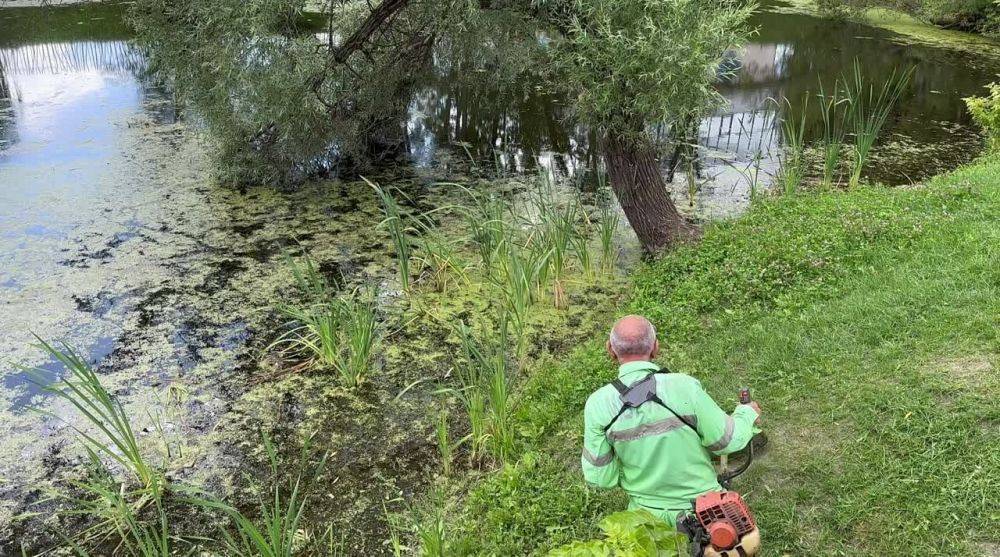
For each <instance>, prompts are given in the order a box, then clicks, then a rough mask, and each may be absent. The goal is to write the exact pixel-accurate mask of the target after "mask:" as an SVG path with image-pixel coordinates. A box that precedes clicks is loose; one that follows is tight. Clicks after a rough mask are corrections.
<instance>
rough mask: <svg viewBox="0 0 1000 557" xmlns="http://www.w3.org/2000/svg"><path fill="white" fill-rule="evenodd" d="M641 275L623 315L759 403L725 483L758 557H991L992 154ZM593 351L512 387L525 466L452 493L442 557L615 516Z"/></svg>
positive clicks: (759, 229)
mask: <svg viewBox="0 0 1000 557" xmlns="http://www.w3.org/2000/svg"><path fill="white" fill-rule="evenodd" d="M632 282H633V286H632V289H633V291H632V295H631V300H630V301H629V302H628V303H627V304H626V306H625V307H622V308H621V312H622V313H625V312H628V311H635V312H641V313H644V314H646V315H648V316H649V317H650V318H652V319H653V320H654V322H655V323H656V325H657V326H658V330H659V332H660V336H661V342H663V343H664V346H665V350H664V353H663V354H662V363H664V364H667V365H668V366H669V367H670V368H671V369H673V370H675V371H682V372H685V373H689V374H692V375H695V376H697V377H698V378H699V379H700V380H701V381H702V382H703V383H704V384H705V385H706V387H707V388H708V389H709V392H710V393H712V394H713V396H715V397H716V399H717V400H719V401H720V403H722V404H723V406H724V407H731V406H732V405H734V404H735V402H736V392H737V388H738V386H739V385H742V384H748V385H751V386H752V387H753V389H754V393H755V398H757V399H758V400H759V401H760V403H761V405H762V406H763V408H764V419H765V425H764V428H765V430H766V431H767V432H768V434H769V438H770V443H769V446H768V448H767V451H766V453H765V454H764V455H763V456H760V457H759V459H758V460H757V462H756V464H755V466H754V467H753V468H752V469H751V471H750V472H749V473H748V474H747V475H745V476H744V477H742V478H741V479H740V480H738V481H737V484H736V486H735V487H736V489H738V490H739V491H741V492H742V493H744V494H745V495H746V496H747V498H748V500H749V502H750V504H751V505H752V507H753V510H754V511H755V513H756V515H757V519H758V522H759V525H760V526H761V528H762V531H763V535H764V539H765V544H766V551H765V554H766V555H804V554H809V555H959V554H987V555H990V554H995V552H997V551H998V550H1000V545H998V543H997V542H998V540H997V539H996V532H997V531H998V529H1000V510H998V509H997V507H996V499H995V483H996V479H997V478H998V477H1000V453H998V452H997V451H996V450H995V449H996V447H997V446H1000V407H998V405H997V404H996V400H997V398H998V396H1000V372H998V369H1000V367H998V366H1000V157H998V156H993V157H988V158H984V159H982V160H980V161H979V162H977V163H975V164H972V165H970V166H968V167H965V168H961V169H958V170H956V171H954V172H952V173H950V174H947V175H944V176H940V177H937V178H935V179H932V180H930V181H929V182H928V183H927V184H925V185H922V186H920V187H914V188H905V189H904V188H896V189H888V188H881V187H862V188H859V189H857V190H854V191H847V192H844V191H833V192H809V193H802V194H798V195H790V196H785V197H780V198H776V199H768V200H762V201H760V202H759V203H757V204H755V206H754V207H753V208H752V210H751V211H750V212H749V213H748V214H747V215H746V216H744V217H742V218H740V219H737V220H734V221H728V222H721V223H717V224H714V225H712V226H710V227H709V228H708V230H707V231H706V234H705V237H704V239H703V240H702V241H701V242H700V243H699V244H697V245H693V246H690V247H685V248H682V249H679V250H676V251H675V252H673V253H670V254H669V255H667V256H665V257H664V258H663V259H662V260H660V261H658V262H656V263H652V264H648V265H645V266H643V267H641V268H640V269H639V270H638V271H637V272H636V274H635V275H634V277H633V281H632ZM603 341H604V339H603V338H600V337H597V336H595V337H594V338H592V339H591V340H590V341H589V342H587V343H585V344H583V345H581V346H579V347H578V348H576V349H575V350H574V351H573V352H572V353H571V355H570V356H569V357H568V358H566V359H565V360H563V361H560V362H553V363H544V364H539V365H537V366H535V369H534V371H533V372H532V373H531V375H530V376H529V377H528V379H526V381H525V383H523V384H522V387H521V388H520V391H519V397H520V402H519V408H518V414H517V418H516V423H517V431H518V433H519V437H518V440H519V441H518V442H519V447H518V450H519V454H520V455H521V456H520V458H519V459H518V461H517V463H516V464H512V465H508V466H507V467H505V468H504V469H502V470H500V471H498V472H495V473H488V474H485V475H475V476H470V477H466V478H462V479H457V478H456V479H453V480H451V482H452V483H453V484H461V485H463V486H464V485H469V484H468V483H467V481H470V480H471V481H472V483H471V487H468V488H465V487H462V488H455V489H454V491H453V493H454V492H457V493H458V495H455V496H454V498H453V500H452V505H451V506H450V509H449V511H448V520H447V522H448V527H447V538H449V539H450V540H451V544H452V548H453V551H452V553H478V554H496V555H521V554H531V553H544V552H545V551H547V550H548V549H550V548H552V547H554V546H557V545H560V544H562V543H565V542H567V541H570V540H573V539H580V538H582V537H589V536H592V535H594V534H595V533H596V531H597V529H596V523H597V521H598V520H599V519H600V518H601V517H603V516H605V515H607V514H609V513H611V512H614V511H616V510H620V509H621V508H623V507H624V504H625V498H624V496H623V495H622V494H621V493H620V492H617V491H610V492H599V491H596V490H592V489H590V488H588V487H586V486H584V485H583V481H582V478H581V476H580V472H579V462H578V461H579V450H580V438H581V429H582V408H583V403H584V401H585V399H586V397H587V395H588V394H589V393H590V392H591V391H592V390H593V389H595V388H597V387H599V386H600V385H602V384H604V383H605V382H607V381H609V380H610V379H611V378H612V377H613V368H612V365H611V364H610V362H609V361H607V360H606V358H605V356H604V355H603V353H602V344H603ZM456 480H459V481H456ZM462 480H464V481H462Z"/></svg>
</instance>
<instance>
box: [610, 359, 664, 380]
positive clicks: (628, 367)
mask: <svg viewBox="0 0 1000 557" xmlns="http://www.w3.org/2000/svg"><path fill="white" fill-rule="evenodd" d="M658 369H660V366H658V365H656V364H654V363H653V362H629V363H627V364H622V365H620V366H619V367H618V379H621V380H622V381H624V380H625V378H627V377H628V378H631V376H632V375H633V374H635V373H638V372H642V373H643V375H645V374H648V373H650V372H653V371H656V370H658Z"/></svg>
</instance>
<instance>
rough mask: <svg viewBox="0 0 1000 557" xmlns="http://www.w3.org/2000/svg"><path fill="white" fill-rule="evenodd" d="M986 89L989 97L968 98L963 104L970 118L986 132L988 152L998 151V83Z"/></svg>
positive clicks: (999, 91) (999, 101) (999, 87)
mask: <svg viewBox="0 0 1000 557" xmlns="http://www.w3.org/2000/svg"><path fill="white" fill-rule="evenodd" d="M987 88H988V89H989V91H990V94H989V96H987V97H969V98H967V99H965V104H967V105H968V106H969V112H970V113H971V114H972V118H973V119H974V120H975V121H976V123H977V124H979V125H980V126H982V128H983V131H985V132H986V140H987V142H988V148H989V150H991V151H997V150H1000V83H990V84H989V85H987Z"/></svg>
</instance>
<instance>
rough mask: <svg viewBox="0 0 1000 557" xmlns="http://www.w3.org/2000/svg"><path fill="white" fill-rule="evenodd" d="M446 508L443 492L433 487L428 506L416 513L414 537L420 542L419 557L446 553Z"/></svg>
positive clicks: (443, 555) (433, 556)
mask: <svg viewBox="0 0 1000 557" xmlns="http://www.w3.org/2000/svg"><path fill="white" fill-rule="evenodd" d="M446 511H447V509H446V500H445V494H444V492H443V491H442V490H441V489H440V488H438V489H435V490H434V492H433V493H432V495H431V498H430V508H429V509H425V510H423V511H422V512H419V513H417V517H416V524H415V529H416V537H417V542H418V543H419V544H420V551H419V552H418V554H419V555H421V557H445V556H446V555H448V544H447V537H446V527H447V520H446V518H447V512H446Z"/></svg>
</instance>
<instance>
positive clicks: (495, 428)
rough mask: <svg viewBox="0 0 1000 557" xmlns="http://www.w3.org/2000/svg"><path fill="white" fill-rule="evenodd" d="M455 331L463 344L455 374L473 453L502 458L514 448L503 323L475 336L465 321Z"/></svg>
mask: <svg viewBox="0 0 1000 557" xmlns="http://www.w3.org/2000/svg"><path fill="white" fill-rule="evenodd" d="M455 332H456V334H457V335H458V338H459V341H460V343H461V346H462V359H461V360H460V362H459V365H458V368H459V369H458V371H459V373H458V375H459V378H460V380H461V382H462V388H461V396H462V399H463V402H465V404H466V410H467V411H468V413H469V422H470V430H471V433H470V445H471V447H472V451H471V453H472V457H473V459H476V458H479V457H482V456H484V450H485V451H486V452H488V453H489V454H490V456H492V457H493V458H495V459H497V460H498V461H500V462H504V461H506V460H507V458H509V457H510V456H511V455H512V454H513V451H514V428H513V405H512V399H511V396H510V378H511V374H510V371H511V370H510V368H509V360H508V358H507V333H506V327H503V326H501V327H499V328H498V329H497V330H496V331H494V330H492V329H490V330H487V331H484V332H482V333H481V334H480V335H478V336H477V335H475V334H474V333H473V331H472V329H471V328H469V326H467V325H466V324H465V323H459V325H458V326H457V327H456V328H455ZM473 403H474V404H473Z"/></svg>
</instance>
